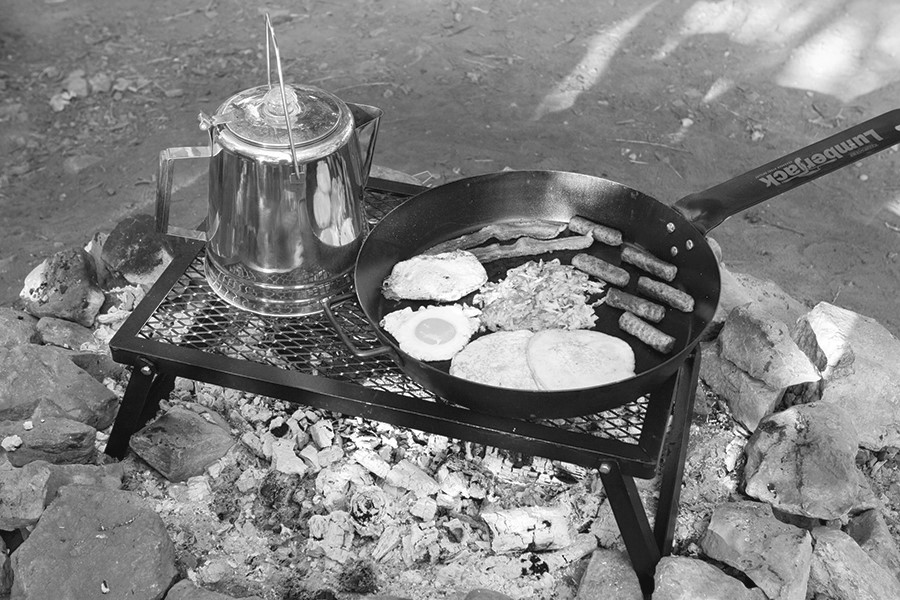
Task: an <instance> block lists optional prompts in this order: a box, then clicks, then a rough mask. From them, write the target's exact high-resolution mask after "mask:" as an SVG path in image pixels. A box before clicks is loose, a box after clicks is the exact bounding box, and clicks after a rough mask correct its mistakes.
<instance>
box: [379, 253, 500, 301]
mask: <svg viewBox="0 0 900 600" xmlns="http://www.w3.org/2000/svg"><path fill="white" fill-rule="evenodd" d="M487 280H488V275H487V271H485V270H484V266H482V264H481V263H480V262H479V261H478V259H477V258H475V255H474V254H472V253H471V252H468V251H466V250H454V251H453V252H442V253H440V254H420V255H418V256H413V257H412V258H410V259H409V260H404V261H400V262H398V263H397V264H396V265H394V268H393V269H392V270H391V274H390V275H389V276H388V278H387V279H385V280H384V284H383V285H382V292H383V293H384V297H385V298H387V299H388V300H431V301H434V302H455V301H456V300H459V299H460V298H462V297H463V296H465V295H467V294H470V293H472V292H474V291H475V290H477V289H478V288H480V287H481V286H482V285H484V284H485V283H486V282H487Z"/></svg>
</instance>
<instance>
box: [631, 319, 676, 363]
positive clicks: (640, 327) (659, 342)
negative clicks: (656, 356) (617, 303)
mask: <svg viewBox="0 0 900 600" xmlns="http://www.w3.org/2000/svg"><path fill="white" fill-rule="evenodd" d="M619 328H620V329H621V330H622V331H625V332H626V333H630V334H631V335H633V336H634V337H636V338H637V339H639V340H641V341H642V342H644V343H645V344H647V345H648V346H650V347H651V348H653V349H654V350H656V351H657V352H662V353H663V354H668V353H670V352H671V351H672V348H674V347H675V338H673V337H672V336H671V335H668V334H666V333H663V332H662V331H660V330H659V329H657V328H656V327H654V326H653V325H651V324H650V323H647V322H646V321H644V320H643V319H641V318H640V317H636V316H635V315H633V314H631V313H630V312H623V313H622V316H621V317H619Z"/></svg>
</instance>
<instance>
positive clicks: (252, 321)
mask: <svg viewBox="0 0 900 600" xmlns="http://www.w3.org/2000/svg"><path fill="white" fill-rule="evenodd" d="M405 198H406V196H401V195H394V194H390V193H382V192H372V191H367V193H366V201H367V209H368V217H369V220H370V222H372V223H375V222H377V221H378V220H379V219H381V218H382V217H383V216H384V215H385V214H386V213H387V212H388V211H389V210H390V209H391V208H393V207H394V206H397V205H398V204H399V203H400V202H402V201H403V200H404V199H405ZM334 313H335V316H336V318H337V319H338V320H339V321H340V322H341V325H342V326H343V328H344V330H345V332H346V333H347V334H348V335H349V336H350V338H351V339H352V340H353V341H354V343H355V344H356V345H357V347H359V348H360V349H363V350H365V349H370V348H374V347H377V346H380V345H381V344H380V343H379V341H378V339H377V337H376V336H375V333H374V332H373V330H372V328H371V327H370V326H369V324H368V321H367V320H366V317H365V315H364V314H363V312H362V309H361V308H360V307H359V304H358V303H357V302H356V301H355V300H352V301H347V302H343V303H338V304H335V305H334ZM138 337H141V338H143V339H147V340H152V341H156V342H162V343H165V344H170V345H174V346H180V347H186V348H193V349H196V350H201V351H203V352H207V353H211V354H216V355H220V356H225V357H228V358H233V359H239V360H246V361H252V362H255V363H259V364H263V365H269V366H273V367H277V368H281V369H289V370H293V371H297V372H300V373H304V374H307V375H313V376H317V377H324V378H328V379H332V380H336V381H345V382H352V383H355V384H358V385H361V386H366V387H370V388H374V389H378V390H381V391H385V392H390V393H394V394H399V395H402V396H408V397H412V398H418V399H421V400H424V401H430V402H443V401H444V400H443V399H440V398H437V397H436V396H435V395H434V394H432V393H431V392H429V391H428V390H426V389H424V388H422V387H421V386H420V385H418V384H417V383H415V382H414V381H412V380H411V379H409V378H408V377H407V376H406V375H405V374H404V373H403V372H402V371H401V370H400V369H399V368H398V367H397V365H396V364H395V363H394V361H393V360H391V358H390V357H389V355H379V356H374V357H369V358H359V357H357V356H355V355H354V354H353V353H351V352H350V351H349V350H348V349H347V348H346V346H345V345H344V343H343V342H342V341H341V339H340V337H339V336H338V334H337V333H336V332H335V331H334V329H333V328H332V326H331V323H330V322H329V321H328V319H327V317H325V315H323V314H318V315H310V316H304V317H266V316H262V315H257V314H255V313H250V312H247V311H243V310H240V309H237V308H235V307H233V306H231V305H230V304H228V303H227V302H225V301H224V300H222V299H221V298H219V296H218V295H216V293H215V292H214V291H213V290H212V288H210V286H209V284H208V283H207V281H206V277H205V275H204V269H203V252H202V251H201V252H200V254H199V255H198V256H197V257H196V259H195V260H194V261H193V262H192V263H191V265H190V266H189V267H188V268H187V269H186V270H185V272H184V273H183V274H182V275H181V277H180V278H179V279H178V281H177V282H176V283H175V285H173V286H172V288H171V290H169V292H168V294H167V295H166V297H165V298H164V300H163V301H162V303H161V304H160V306H159V307H158V308H157V309H156V310H155V311H154V313H153V314H152V315H151V317H150V318H149V319H148V320H147V321H146V322H145V323H144V325H143V326H142V327H141V329H140V331H139V333H138ZM647 404H648V401H647V400H646V399H645V398H639V399H638V400H636V401H634V402H631V403H628V404H625V405H623V406H619V407H616V408H613V409H609V410H606V411H603V412H601V413H597V414H595V415H587V416H581V417H574V418H567V419H540V420H535V421H533V422H534V423H538V424H541V425H543V426H548V427H554V428H558V429H560V430H565V431H569V432H572V433H578V434H585V435H590V436H596V437H601V438H607V439H611V440H616V441H619V442H623V443H627V444H634V445H637V444H638V440H639V437H640V434H641V430H642V428H643V424H644V420H645V418H646V412H647Z"/></svg>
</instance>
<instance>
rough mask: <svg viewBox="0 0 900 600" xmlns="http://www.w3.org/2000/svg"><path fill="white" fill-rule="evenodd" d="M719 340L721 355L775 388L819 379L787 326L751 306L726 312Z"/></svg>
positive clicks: (815, 370)
mask: <svg viewBox="0 0 900 600" xmlns="http://www.w3.org/2000/svg"><path fill="white" fill-rule="evenodd" d="M718 343H719V354H720V356H721V357H722V358H724V359H725V360H728V361H729V362H731V363H733V364H734V365H735V366H737V367H738V368H739V369H741V370H743V371H745V372H746V373H747V374H748V375H750V376H751V377H753V378H755V379H759V380H762V381H764V382H765V383H766V384H768V385H769V386H771V387H773V388H775V389H781V388H787V387H790V386H792V385H797V384H801V383H807V382H812V381H818V380H819V379H821V376H820V375H819V372H818V370H817V369H816V367H815V366H813V364H812V362H810V359H809V358H808V357H807V356H806V355H805V354H804V353H803V351H802V350H800V348H799V347H798V346H797V344H796V342H794V340H793V339H792V338H791V335H790V330H789V329H788V327H787V326H786V325H785V324H784V323H782V322H781V321H778V320H776V319H774V318H773V317H772V316H771V315H769V314H767V313H765V312H764V311H762V310H760V309H759V308H757V307H754V306H752V305H747V306H738V307H737V308H735V309H734V310H732V311H731V313H729V315H728V319H727V320H726V321H725V325H724V326H723V327H722V331H721V332H720V333H719V338H718Z"/></svg>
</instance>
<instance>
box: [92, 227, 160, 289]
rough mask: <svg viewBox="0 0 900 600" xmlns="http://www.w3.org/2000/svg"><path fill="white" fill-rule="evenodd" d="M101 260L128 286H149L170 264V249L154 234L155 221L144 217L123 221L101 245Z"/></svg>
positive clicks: (158, 235) (156, 232)
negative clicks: (123, 278)
mask: <svg viewBox="0 0 900 600" xmlns="http://www.w3.org/2000/svg"><path fill="white" fill-rule="evenodd" d="M100 256H101V258H102V260H103V262H104V263H106V265H108V266H109V269H110V270H111V271H114V272H117V273H120V274H121V275H123V276H124V277H125V279H126V280H127V281H128V282H129V283H132V284H135V285H152V284H153V283H154V282H155V281H156V280H157V279H158V278H159V276H160V275H161V274H162V272H163V270H165V268H166V267H167V266H168V265H169V263H171V262H172V249H171V247H170V245H169V243H168V241H167V240H166V236H165V235H163V234H161V233H159V232H158V231H156V219H155V217H153V215H148V214H143V215H136V216H134V217H127V218H125V219H122V220H121V221H120V222H119V223H118V224H117V225H116V227H115V228H114V229H113V230H112V231H111V232H110V234H109V236H108V237H107V238H106V240H105V241H104V242H103V248H102V251H101V254H100Z"/></svg>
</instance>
